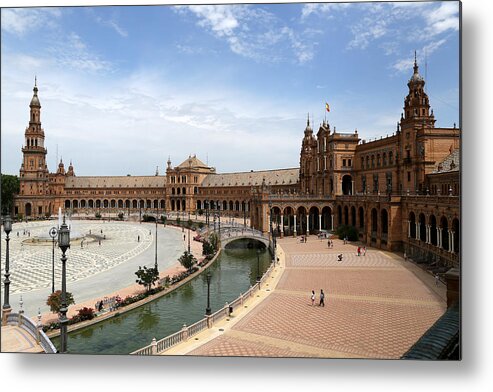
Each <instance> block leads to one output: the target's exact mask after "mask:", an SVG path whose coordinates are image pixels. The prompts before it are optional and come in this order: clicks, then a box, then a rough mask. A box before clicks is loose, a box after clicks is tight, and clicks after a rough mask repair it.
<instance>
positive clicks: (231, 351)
mask: <svg viewBox="0 0 493 392" xmlns="http://www.w3.org/2000/svg"><path fill="white" fill-rule="evenodd" d="M279 253H280V256H281V266H280V269H281V270H283V272H282V274H279V277H278V280H277V285H276V287H275V289H274V290H273V291H270V290H271V288H272V287H271V288H267V287H264V288H263V290H262V291H263V293H262V294H261V296H265V298H264V299H262V300H261V301H258V304H256V305H255V304H253V305H251V306H250V309H251V310H249V311H248V312H246V311H245V312H242V313H244V314H241V315H238V316H237V317H236V320H234V319H232V320H231V324H230V326H229V327H228V326H226V327H225V326H223V327H222V328H221V329H222V330H223V331H221V329H218V330H217V331H216V330H214V328H213V331H210V332H209V334H210V335H211V336H212V337H213V338H208V337H206V336H205V335H204V336H200V337H199V341H201V342H203V344H199V343H198V342H192V343H189V344H188V345H187V344H185V345H182V346H181V347H179V348H176V349H174V350H173V349H172V350H170V351H169V353H168V355H173V354H188V355H207V356H267V357H324V358H392V359H394V358H400V357H401V356H402V354H404V353H405V352H406V351H407V350H408V349H409V347H410V346H411V345H412V344H414V343H415V342H416V341H417V340H418V339H419V338H420V337H421V336H422V335H423V333H424V332H425V331H426V330H427V329H428V328H429V327H430V326H431V325H432V324H433V323H434V322H435V321H436V320H437V319H438V318H439V317H440V316H441V315H442V314H443V313H444V311H445V310H446V302H445V287H444V286H443V285H442V284H441V283H440V284H439V286H436V285H435V282H434V279H433V277H432V276H431V275H429V274H427V273H426V272H425V271H422V270H421V269H420V268H418V267H417V266H416V265H414V264H412V263H410V262H405V261H404V260H403V259H402V258H401V257H399V256H398V255H395V254H392V253H389V252H384V251H379V250H375V249H368V250H367V252H366V255H365V256H363V255H361V256H357V245H353V244H343V243H342V241H339V240H334V247H333V248H330V249H329V248H328V246H327V241H325V240H324V241H320V240H318V239H316V237H314V236H312V237H309V238H308V242H307V243H300V242H299V241H297V240H296V239H293V238H285V239H282V240H279ZM339 253H342V254H343V261H338V260H337V255H338V254H339ZM273 282H274V280H273ZM271 286H272V285H271ZM320 289H323V290H324V292H325V295H326V297H325V306H324V307H320V306H318V302H319V294H320ZM311 290H315V292H316V295H317V296H316V305H315V306H312V305H311V301H310V293H311ZM252 308H253V309H252Z"/></svg>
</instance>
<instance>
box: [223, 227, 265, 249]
mask: <svg viewBox="0 0 493 392" xmlns="http://www.w3.org/2000/svg"><path fill="white" fill-rule="evenodd" d="M240 239H248V240H256V241H259V242H261V243H263V244H264V245H265V247H266V248H269V246H270V244H269V238H268V237H266V236H264V235H262V232H260V231H258V230H254V229H250V228H246V229H245V228H242V227H240V228H238V227H232V228H225V229H221V247H222V248H225V247H226V246H227V245H228V244H230V243H232V242H234V241H237V240H240Z"/></svg>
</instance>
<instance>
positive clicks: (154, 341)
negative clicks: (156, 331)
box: [151, 338, 157, 355]
mask: <svg viewBox="0 0 493 392" xmlns="http://www.w3.org/2000/svg"><path fill="white" fill-rule="evenodd" d="M151 350H152V355H156V354H157V341H156V338H152V342H151Z"/></svg>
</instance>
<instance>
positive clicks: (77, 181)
mask: <svg viewBox="0 0 493 392" xmlns="http://www.w3.org/2000/svg"><path fill="white" fill-rule="evenodd" d="M165 185H166V177H165V176H135V177H134V176H115V177H110V176H102V177H67V180H66V182H65V188H164V186H165Z"/></svg>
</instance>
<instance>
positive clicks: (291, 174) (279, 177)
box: [202, 168, 299, 187]
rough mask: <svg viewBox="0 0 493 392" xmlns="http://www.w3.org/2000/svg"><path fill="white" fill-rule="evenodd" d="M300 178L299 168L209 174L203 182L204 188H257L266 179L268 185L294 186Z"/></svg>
mask: <svg viewBox="0 0 493 392" xmlns="http://www.w3.org/2000/svg"><path fill="white" fill-rule="evenodd" d="M298 178H299V169H298V168H295V169H279V170H263V171H253V170H252V171H250V172H240V173H223V174H209V175H208V176H207V177H206V178H205V179H204V181H203V182H202V187H220V186H255V185H262V181H263V180H264V179H265V184H266V185H291V184H293V185H294V184H296V183H297V182H298Z"/></svg>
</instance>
